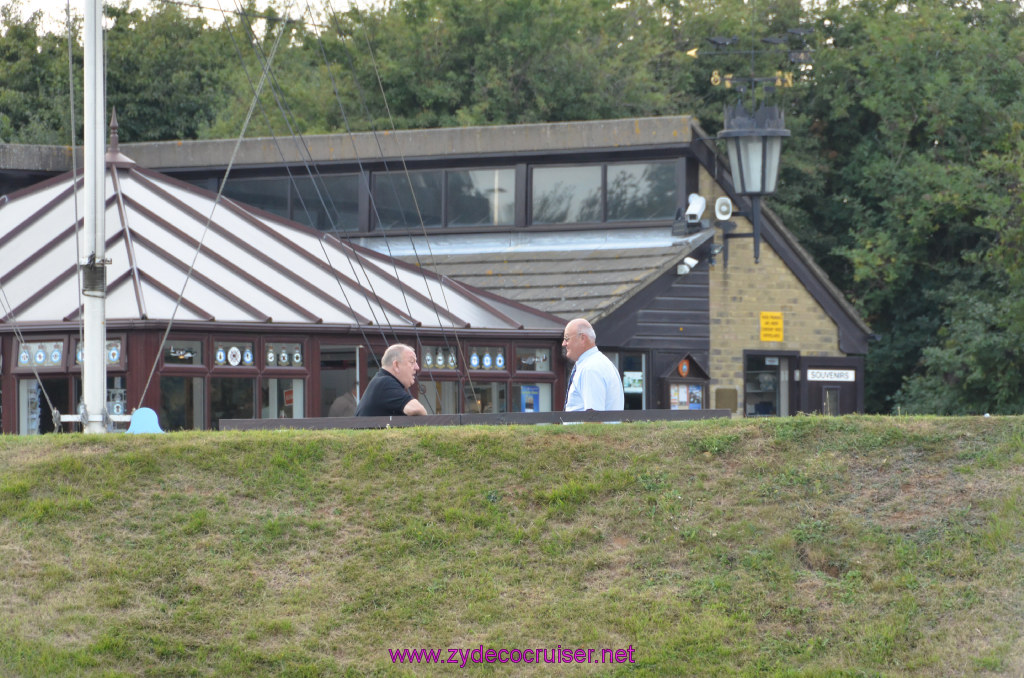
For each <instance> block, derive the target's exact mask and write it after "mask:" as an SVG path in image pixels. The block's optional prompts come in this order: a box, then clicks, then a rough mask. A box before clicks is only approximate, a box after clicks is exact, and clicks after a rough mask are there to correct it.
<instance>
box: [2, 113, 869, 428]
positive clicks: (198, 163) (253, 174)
mask: <svg viewBox="0 0 1024 678" xmlns="http://www.w3.org/2000/svg"><path fill="white" fill-rule="evenodd" d="M233 151H234V142H230V141H209V142H163V143H145V144H122V145H121V152H123V153H124V154H126V155H128V156H130V157H131V158H132V159H133V160H134V161H135V162H137V163H138V165H137V167H146V168H149V170H159V172H161V173H162V174H163V175H166V176H169V177H174V178H175V179H177V180H179V181H181V182H187V183H189V184H191V185H192V186H194V187H196V188H198V189H200V192H201V194H203V195H205V196H207V197H209V196H213V195H215V194H216V192H217V191H220V190H223V194H224V196H227V197H228V198H230V199H231V201H232V204H237V205H238V206H239V207H238V208H239V209H243V210H245V211H246V212H247V213H250V214H253V215H258V216H259V218H260V219H261V220H263V221H264V222H267V223H270V222H273V223H276V224H278V225H279V228H281V229H284V231H287V233H289V234H293V233H298V232H299V231H301V232H302V233H305V234H307V235H308V233H309V232H308V231H306V230H304V229H300V228H298V227H297V226H295V225H294V224H291V223H290V222H298V223H301V224H305V225H307V226H309V227H311V228H312V229H315V230H316V231H318V232H320V233H321V234H330V235H332V236H334V237H333V238H323V239H322V240H323V241H324V242H332V243H337V247H339V248H347V249H350V250H351V251H352V252H359V253H360V256H363V257H370V256H371V254H370V253H371V252H374V253H377V254H376V255H373V256H382V257H385V259H382V261H385V260H386V261H388V262H391V261H394V260H398V261H400V262H402V263H401V264H394V265H395V266H398V267H400V268H401V270H403V271H405V270H415V271H420V272H421V273H423V274H424V275H436V276H438V277H436V278H435V279H436V280H438V281H441V282H442V283H444V284H446V285H451V286H455V287H457V288H459V289H467V290H472V291H473V294H474V295H476V296H475V298H476V299H478V300H482V299H484V298H485V297H486V300H496V299H504V300H507V301H504V302H502V303H505V304H509V303H511V304H515V308H516V309H517V311H518V312H520V313H522V314H526V315H529V317H530V322H523V321H522V319H520V321H519V323H520V324H522V325H523V327H521V328H516V327H513V325H514V324H515V323H512V324H508V325H505V326H504V327H501V328H494V332H492V334H491V335H488V336H491V337H493V339H487V340H486V341H485V340H484V339H483V338H482V337H475V338H470V335H471V334H472V330H474V329H475V326H473V323H471V322H470V323H468V324H469V327H465V326H463V327H462V329H461V330H460V331H459V332H458V333H457V336H458V337H459V340H460V341H461V340H462V338H463V337H466V339H467V341H468V343H467V344H466V346H465V347H464V348H462V349H461V351H462V353H461V354H460V357H461V358H462V363H461V364H462V365H463V366H460V367H458V368H457V369H456V370H455V371H454V372H447V371H446V370H447V367H445V368H440V369H439V368H438V365H437V357H436V356H437V350H438V349H440V350H441V354H442V356H443V357H444V358H445V364H446V365H447V360H448V358H447V357H446V355H445V350H446V346H445V340H444V339H443V338H442V337H441V335H440V331H441V326H443V325H444V324H445V323H438V322H433V323H427V322H426V321H425V320H421V321H420V322H422V323H425V324H430V325H437V326H438V328H437V329H436V332H437V333H438V334H437V336H432V335H431V331H426V328H425V325H423V326H422V328H423V329H421V330H419V331H418V332H417V333H415V336H413V337H412V339H409V340H410V341H412V340H415V341H416V342H417V346H419V347H420V349H421V350H420V353H421V355H422V356H424V359H423V361H421V362H422V363H423V367H424V373H423V375H422V377H423V382H424V384H425V387H424V391H425V395H424V397H425V398H427V399H428V400H429V401H430V402H431V404H432V406H433V407H434V409H435V411H438V412H445V413H449V412H456V411H467V410H469V409H473V408H479V410H480V411H522V409H524V408H527V407H528V406H530V407H535V408H538V409H558V408H560V407H561V404H562V403H561V399H562V394H561V391H562V390H564V380H565V366H564V365H563V364H562V361H561V357H560V355H559V351H558V348H557V341H558V339H559V338H560V331H559V334H558V336H557V337H555V336H554V335H552V334H551V327H552V326H553V325H558V324H560V323H562V322H563V321H564V320H567V319H570V318H572V317H576V316H583V317H587V318H588V319H590V320H591V322H592V323H593V324H594V326H595V329H596V330H597V332H598V344H599V345H600V346H601V347H602V350H604V351H605V352H606V353H608V354H610V355H611V357H613V359H614V360H615V361H616V362H617V364H618V365H619V368H620V371H621V372H622V374H623V380H624V384H625V388H626V391H627V407H630V408H647V409H669V408H684V409H685V408H716V409H726V410H729V411H730V412H732V413H733V415H734V416H773V415H786V414H792V413H795V412H797V411H807V412H826V413H832V414H838V413H845V412H856V411H860V410H861V409H862V407H863V377H864V374H863V355H864V354H865V353H866V351H867V341H868V336H869V329H868V328H867V326H866V325H865V324H864V322H863V321H862V320H861V319H860V318H859V316H858V315H857V313H856V312H855V310H854V309H853V308H852V307H851V306H850V304H849V303H848V302H847V301H846V300H845V299H844V297H843V295H842V293H841V292H840V291H839V290H837V289H836V288H835V286H834V285H832V284H831V282H830V281H829V280H828V278H827V276H825V274H824V273H823V272H822V271H821V270H820V269H819V268H818V267H817V266H816V265H815V264H814V262H813V261H812V260H811V259H810V257H809V256H808V255H807V253H806V252H805V251H804V250H803V249H801V248H800V246H799V244H798V243H797V242H796V241H795V239H794V238H793V237H792V235H791V234H789V232H788V231H787V230H786V229H785V227H784V225H783V224H782V223H781V221H780V220H779V219H778V218H777V217H776V216H775V215H773V214H772V213H771V212H770V211H768V210H764V213H763V240H764V243H763V247H762V254H761V258H760V262H759V263H757V264H755V263H754V260H753V254H752V248H751V240H750V239H749V238H745V237H743V236H744V234H746V233H749V232H750V229H751V226H750V215H749V213H748V212H744V210H748V211H749V205H748V204H747V203H746V202H745V201H744V200H743V199H742V198H741V197H740V196H738V195H737V194H736V192H735V190H734V188H733V185H732V181H731V177H730V175H729V172H728V167H727V165H726V163H725V162H724V160H723V158H722V157H720V155H719V154H718V153H717V151H716V149H715V147H714V145H713V143H712V142H710V141H709V140H708V135H707V134H705V133H704V132H703V130H702V129H701V128H700V126H699V125H698V124H697V122H696V121H695V120H693V119H692V118H689V117H685V116H683V117H663V118H645V119H631V120H610V121H597V122H579V123H557V124H537V125H518V126H495V127H486V128H481V127H477V128H459V129H442V130H419V131H408V132H392V133H377V134H370V133H366V134H353V135H330V136H318V137H305V138H297V139H287V140H285V139H255V140H248V141H246V142H244V143H243V144H242V146H241V147H240V148H239V150H238V153H237V155H236V160H235V163H234V165H233V166H232V168H231V172H230V175H229V178H228V179H227V180H226V181H224V180H223V177H224V175H225V170H226V169H227V167H226V164H227V160H228V159H229V158H231V157H232V153H233ZM70 165H71V155H70V151H68V150H67V149H55V148H39V147H35V148H32V147H0V186H2V187H6V189H7V190H10V189H13V188H23V187H25V186H29V185H36V184H34V183H33V182H37V181H38V180H39V178H40V177H41V176H44V175H47V174H55V173H56V172H57V171H59V170H66V169H70ZM139 171H140V172H141V170H139ZM693 194H697V195H699V196H701V197H702V198H703V199H704V203H705V205H707V206H709V208H708V209H705V210H704V211H703V213H702V214H700V215H698V218H696V219H694V220H693V223H689V222H688V220H686V219H684V218H680V217H681V215H682V213H683V212H684V211H685V210H686V208H687V207H688V205H689V196H691V195H693ZM12 197H13V196H12ZM720 198H725V199H726V201H727V203H728V204H729V205H731V206H732V207H733V208H734V209H735V212H734V214H733V216H732V218H730V219H728V220H727V221H725V222H719V221H718V220H717V219H716V218H715V214H714V210H713V208H710V206H713V205H715V204H716V202H718V200H719V199H720ZM11 203H12V204H13V199H12V200H11ZM243 205H248V206H249V207H242V206H243ZM5 209H6V206H3V207H0V221H3V222H4V223H8V222H7V217H6V216H5V215H4V211H3V210H5ZM199 214H201V211H199ZM272 215H274V216H276V218H274V216H272ZM4 228H6V227H4ZM225 228H226V229H227V231H228V232H230V230H231V228H232V227H231V226H226V227H225ZM288 237H292V236H291V235H289V236H288ZM5 239H7V240H6V241H5ZM7 241H9V238H8V237H7V236H6V235H5V234H4V231H3V230H0V252H3V254H2V255H0V256H2V257H3V258H6V257H7V256H8V255H7V252H8V251H13V250H12V249H10V247H11V246H10V245H6V244H5V242H7ZM5 247H7V249H4V248H5ZM27 254H28V253H27V252H24V253H22V251H21V250H20V249H19V250H18V253H17V255H16V258H24V257H25V256H26V255H27ZM280 266H282V267H285V268H287V264H286V263H285V262H281V263H280ZM381 266H384V264H381ZM405 267H409V268H408V269H406V268H405ZM426 272H429V273H426ZM268 275H269V273H268ZM9 277H10V274H9V273H3V274H0V282H2V283H3V284H5V285H6V284H7V282H6V280H7V278H9ZM464 286H465V287H464ZM316 289H319V290H321V291H322V292H323V291H325V290H327V283H325V282H323V281H321V282H320V283H315V282H314V283H311V284H310V285H309V290H308V291H309V292H310V293H312V292H313V291H314V290H316ZM328 294H330V293H328ZM461 303H464V302H461V301H460V302H459V304H461ZM493 303H498V302H496V301H493ZM437 305H438V306H439V307H441V308H443V309H445V310H447V311H448V312H450V313H453V314H455V315H457V316H460V315H463V314H464V312H463V310H462V308H461V306H459V305H458V304H456V303H454V302H453V301H452V300H451V299H448V300H444V299H442V300H440V302H439V303H438V304H437ZM503 308H505V307H503ZM531 313H532V314H535V315H530V314H531ZM267 315H271V317H272V314H267ZM314 315H316V314H314ZM249 321H250V322H258V319H257V318H256V317H255V316H252V317H251V318H250V319H249ZM349 322H351V319H349ZM323 324H324V325H330V327H331V329H332V331H334V330H335V329H338V328H340V327H341V326H342V324H343V323H342V324H333V323H323ZM320 325H321V324H318V323H316V322H311V323H310V327H314V328H315V327H319V326H320ZM345 327H347V328H348V329H347V330H346V332H348V333H349V334H350V335H351V337H352V342H351V343H352V345H353V347H352V348H349V349H348V350H349V353H348V354H347V355H348V356H349V357H353V356H354V358H353V359H354V360H355V362H356V363H357V364H359V365H361V367H360V369H363V367H362V366H364V364H365V365H371V366H372V361H367V360H366V359H365V356H361V355H360V354H359V353H358V351H356V352H355V353H352V351H353V350H355V348H356V347H358V346H360V345H367V342H366V341H365V340H364V338H363V337H361V336H359V334H360V332H365V331H366V329H365V328H366V327H367V326H364V325H361V324H360V323H356V325H355V326H352V325H345ZM359 328H362V329H359ZM306 329H307V328H306V327H304V328H303V330H302V331H301V332H305V330H306ZM559 329H560V328H559ZM295 332H296V331H295V330H293V335H292V336H293V337H294V336H296V335H295ZM301 332H300V333H301ZM0 333H2V334H0V336H3V337H4V338H3V339H0V341H3V342H4V347H3V349H4V352H5V355H8V356H10V357H12V358H13V357H16V354H17V353H18V351H17V350H16V349H15V340H14V338H13V336H12V335H13V329H12V328H10V327H8V323H7V320H6V319H5V321H4V322H3V323H0ZM411 335H412V333H409V336H411ZM453 336H456V335H455V334H452V335H450V336H449V337H448V339H447V341H448V342H452V341H453V339H452V338H451V337H453ZM9 337H10V338H9ZM553 339H554V341H553ZM69 341H71V338H70V333H69ZM151 341H155V339H151ZM210 341H215V340H213V339H211V340H210ZM263 341H266V340H263ZM332 341H334V340H333V339H332ZM343 343H344V342H338V345H339V346H340V345H342V344H343ZM345 345H346V346H348V345H349V344H345ZM261 346H263V344H261V343H259V342H255V343H254V345H253V348H254V350H255V349H257V348H259V347H261ZM207 350H212V351H216V346H215V345H214V343H210V345H209V348H208V349H207ZM307 350H310V351H313V350H315V349H314V348H313V346H309V348H308V349H307ZM474 354H475V355H476V360H477V361H478V364H477V363H474V358H473V356H474ZM428 355H433V356H434V357H433V359H432V360H431V361H430V362H427V360H426V356H428ZM499 355H500V356H501V358H500V362H501V363H503V369H498V367H497V365H498V363H499V358H498V356H499ZM313 357H314V356H311V358H313ZM487 358H490V361H491V365H490V368H489V369H488V368H486V367H485V361H486V359H487ZM316 359H317V360H318V361H319V363H320V364H321V365H322V368H323V369H328V368H327V367H326V366H327V364H328V363H326V362H324V361H323V357H322V356H317V357H316ZM544 363H547V368H546V369H542V370H539V371H536V372H535V373H534V374H528V373H529V372H533V371H534V370H533V369H531V366H532V367H533V368H536V367H538V366H542V365H543V364H544ZM8 364H9V365H10V364H16V363H12V362H10V361H9V362H8ZM16 369H19V368H16V367H15V368H11V367H7V368H4V371H3V373H2V375H0V384H3V388H4V393H7V392H8V391H9V390H11V389H18V388H21V387H19V386H17V385H16V384H15V382H16V381H18V378H16V376H15V375H14V374H13V370H16ZM72 369H73V368H72ZM316 371H317V370H312V371H311V373H309V374H307V375H306V377H305V378H306V380H307V381H306V382H305V383H306V384H307V385H306V386H305V388H306V389H307V392H308V393H318V392H319V396H318V397H316V398H313V399H311V402H309V403H308V405H307V407H306V410H305V414H306V415H307V416H319V415H322V414H325V413H326V412H325V407H324V402H325V400H326V396H325V395H324V390H323V387H322V385H321V384H318V383H317V381H316V380H317V379H318V377H316V376H315V375H314V374H313V373H312V372H316ZM210 374H211V378H212V375H213V374H214V372H212V371H211V373H210ZM540 376H543V379H540V378H539V377H540ZM259 379H260V380H261V379H263V377H260V378H259ZM260 380H258V383H262V381H260ZM321 381H322V380H321ZM470 382H472V386H471V385H470ZM481 384H483V386H481ZM207 388H208V386H207ZM467 389H468V390H467ZM213 397H214V395H213V394H212V392H211V393H210V396H209V398H210V399H212V398H213ZM73 398H74V390H73V389H71V390H69V399H71V400H72V401H73ZM317 400H319V402H316V401H317ZM4 402H5V405H4V407H5V414H4V417H5V418H4V422H5V429H4V430H11V428H9V424H8V423H7V422H9V421H12V420H10V419H9V415H8V414H6V411H7V410H8V409H9V408H11V407H14V405H12V404H9V402H10V401H9V399H8V398H7V397H6V396H5V401H4ZM264 402H265V400H261V399H259V398H257V404H260V403H264ZM264 407H265V405H264ZM210 416H211V419H212V413H211V415H210Z"/></svg>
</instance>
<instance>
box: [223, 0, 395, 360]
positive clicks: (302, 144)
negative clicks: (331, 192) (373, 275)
mask: <svg viewBox="0 0 1024 678" xmlns="http://www.w3.org/2000/svg"><path fill="white" fill-rule="evenodd" d="M218 2H219V0H218ZM238 15H239V16H240V17H242V18H243V19H244V18H245V17H246V16H247V15H246V13H245V12H239V13H238ZM243 28H244V29H246V31H247V33H248V35H249V37H250V42H251V43H252V44H253V50H254V52H255V53H256V55H257V58H258V59H261V60H263V61H264V62H265V60H266V55H265V54H263V52H262V49H260V48H259V47H258V41H256V39H255V32H254V31H253V30H252V24H251V23H246V24H243ZM231 39H232V44H233V46H234V47H235V53H236V54H237V55H238V58H239V62H240V63H241V64H242V70H243V72H244V73H245V77H246V79H247V80H248V81H249V85H250V87H251V88H253V90H254V91H255V85H254V84H253V82H252V78H251V77H250V75H249V71H248V68H246V65H245V59H244V57H243V55H242V53H241V50H240V49H239V47H238V43H237V41H236V40H235V38H234V35H233V34H232V36H231ZM270 77H271V89H272V91H273V92H274V97H275V101H276V102H277V105H278V109H279V110H280V111H281V114H282V116H284V118H285V122H286V124H288V127H289V131H290V132H291V134H292V137H293V139H295V138H298V139H299V140H300V143H299V144H298V145H299V147H300V149H302V150H305V151H306V154H307V155H309V156H310V159H311V158H312V156H311V154H309V153H308V147H307V146H306V144H305V140H302V139H301V137H297V136H296V133H295V131H294V129H293V128H292V126H291V123H290V121H289V120H288V113H286V112H285V110H284V104H283V103H282V97H280V96H278V92H279V91H280V90H279V87H278V85H277V79H276V77H275V76H274V75H273V73H271V76H270ZM259 105H260V111H261V113H262V114H263V117H264V120H265V121H266V123H267V128H268V130H270V131H271V135H272V137H271V138H272V139H273V140H274V145H275V147H276V148H277V151H278V155H279V156H280V157H281V160H282V163H283V164H284V167H285V171H286V172H287V173H288V178H289V181H290V183H291V185H292V187H293V188H294V189H295V192H296V195H297V196H298V197H299V203H300V205H301V206H302V209H303V210H304V211H305V213H306V217H307V219H309V221H310V222H311V221H312V217H311V215H310V212H309V209H308V207H307V206H306V202H305V199H304V198H303V197H302V192H301V191H299V190H298V185H297V183H296V181H295V177H294V175H293V173H292V170H291V167H290V166H289V165H288V164H287V163H285V162H284V160H285V155H284V151H283V149H282V148H281V144H280V143H279V141H278V138H277V135H275V134H273V129H272V127H273V126H272V125H271V122H270V117H269V115H268V114H267V111H266V109H265V108H264V106H263V103H262V101H261V102H260V104H259ZM303 164H304V166H305V168H306V171H307V173H308V174H310V177H311V178H312V172H311V171H310V168H309V163H308V162H307V161H306V157H305V156H303ZM225 179H226V177H225ZM313 186H314V188H315V189H317V195H318V196H319V197H320V200H321V204H322V206H323V207H324V211H325V213H327V214H328V216H329V218H330V219H331V221H332V225H333V222H334V219H333V217H330V210H328V209H327V205H326V204H325V203H324V200H323V197H322V196H321V195H320V191H319V187H318V186H317V185H316V182H315V181H314V182H313ZM319 242H320V248H321V250H322V251H323V253H324V257H325V258H326V259H327V263H328V265H329V266H330V267H331V270H332V272H333V274H334V279H335V282H336V283H337V285H338V288H339V290H340V291H341V294H342V296H343V298H344V299H345V303H346V304H347V305H348V307H349V308H350V309H353V311H354V307H353V306H352V304H351V302H350V301H349V298H348V293H347V292H346V290H345V287H344V285H343V284H342V282H341V279H340V277H339V276H338V270H337V268H335V266H334V264H333V262H331V258H330V255H329V254H328V253H327V249H326V246H325V245H324V243H323V237H321V238H319ZM349 263H350V265H351V260H350V262H349ZM354 272H355V271H354V269H353V273H354ZM363 273H364V277H365V278H366V280H367V284H368V285H369V286H370V291H371V292H372V293H373V295H374V296H375V297H376V298H377V299H378V300H379V299H380V297H379V295H377V293H376V291H375V290H374V289H373V283H372V281H370V279H369V276H368V275H367V274H366V272H365V269H364V271H363ZM357 279H358V276H357ZM381 310H382V313H384V321H385V323H386V324H387V326H388V329H389V330H391V333H392V334H393V335H395V336H396V338H397V334H395V331H394V328H393V327H392V326H391V321H390V319H389V317H388V314H387V313H386V312H384V310H383V308H382V309H381ZM369 311H370V315H371V316H372V317H373V322H374V323H375V324H376V325H377V327H378V328H380V333H381V339H383V340H384V343H385V344H386V343H387V341H388V339H387V336H386V335H385V334H384V329H383V324H382V323H381V322H380V321H379V320H378V319H377V313H376V310H375V309H374V306H373V304H369ZM410 316H411V311H410ZM356 325H357V326H358V327H359V330H360V333H361V334H362V336H363V341H365V342H366V345H367V347H369V346H370V344H371V342H370V340H369V338H368V337H367V336H366V332H365V329H364V328H363V325H362V323H360V322H359V321H358V320H357V321H356ZM374 360H376V356H374Z"/></svg>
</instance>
